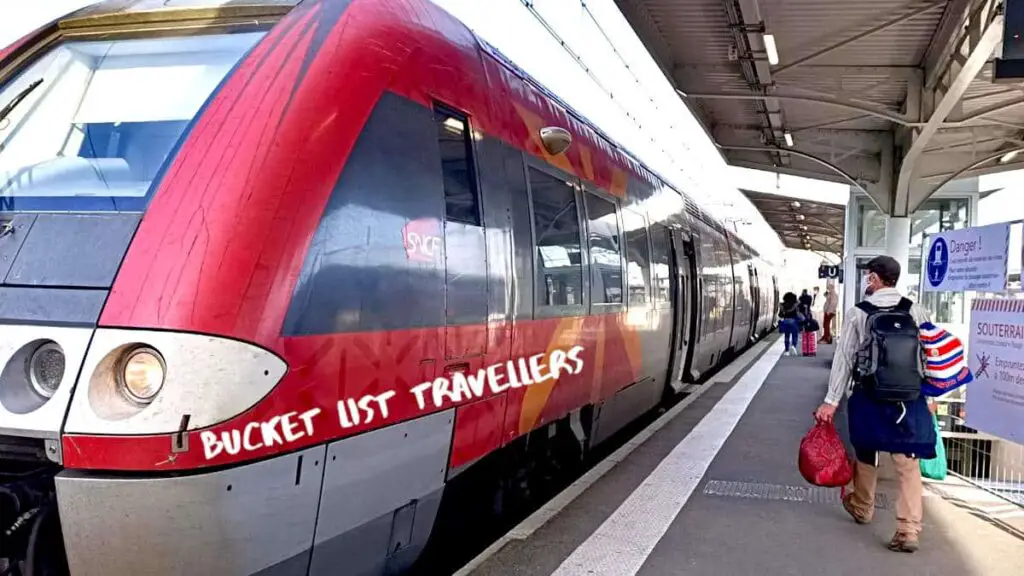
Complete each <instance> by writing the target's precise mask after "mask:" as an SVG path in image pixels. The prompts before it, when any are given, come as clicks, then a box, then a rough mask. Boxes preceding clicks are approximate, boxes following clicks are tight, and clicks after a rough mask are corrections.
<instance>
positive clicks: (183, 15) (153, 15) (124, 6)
mask: <svg viewBox="0 0 1024 576" xmlns="http://www.w3.org/2000/svg"><path fill="white" fill-rule="evenodd" d="M301 1H302V0H106V1H104V2H100V3H98V4H94V5H91V6H88V7H85V8H82V9H81V10H78V11H75V12H73V13H71V14H70V15H68V16H66V17H65V18H62V19H60V20H59V21H58V23H57V26H58V28H59V29H60V30H61V31H63V32H71V31H76V30H81V29H85V28H92V27H98V28H107V27H108V26H109V27H115V28H120V27H122V26H128V27H131V26H133V25H137V26H142V27H149V26H153V25H157V26H161V25H165V24H171V23H174V24H176V25H181V24H184V23H188V22H191V23H194V25H202V24H210V25H214V24H216V23H217V22H221V21H238V20H240V19H241V20H245V19H259V18H268V19H274V18H279V17H282V16H284V15H285V14H287V13H288V12H289V11H291V10H292V9H293V8H295V7H296V6H297V5H298V4H300V3H301ZM467 28H468V27H467ZM471 33H473V36H474V38H475V39H476V41H477V42H478V44H479V45H480V46H481V48H482V49H483V50H484V51H486V52H487V53H488V54H490V55H491V56H492V57H493V58H494V59H495V60H496V61H498V62H500V63H501V64H502V65H504V66H506V67H507V68H508V69H510V70H511V71H512V72H513V73H515V74H516V75H517V76H519V77H521V78H522V79H523V80H524V81H526V82H527V83H528V84H529V85H530V86H531V87H532V88H534V89H535V90H537V91H538V92H540V93H541V94H543V95H544V96H545V97H546V98H549V99H550V100H551V101H553V102H554V103H556V104H557V105H558V106H560V107H562V108H563V109H564V110H565V111H566V113H567V114H569V115H570V116H572V117H573V118H574V119H575V120H577V121H579V122H580V123H582V124H585V125H586V126H587V127H588V128H589V129H590V130H593V131H594V133H595V134H596V135H597V136H598V137H600V138H602V139H603V140H604V141H605V142H607V143H608V144H609V145H610V146H611V147H612V148H613V149H615V150H616V151H617V152H618V153H620V154H622V156H623V157H624V158H625V159H626V160H627V162H628V163H629V164H631V166H630V168H632V169H633V170H634V171H635V172H637V175H638V176H642V175H643V174H644V173H646V174H647V175H648V176H649V177H650V179H653V180H656V181H657V182H659V183H660V184H661V185H663V186H666V187H668V188H670V189H671V190H673V191H675V192H676V193H677V194H679V195H680V197H682V199H683V202H684V205H685V210H686V213H687V214H688V215H689V216H690V217H692V218H695V219H697V220H700V221H702V222H704V223H705V224H707V225H708V226H710V227H711V228H712V229H714V230H716V231H718V232H719V233H721V234H723V235H725V236H728V237H729V238H730V240H731V241H733V242H735V243H737V244H740V245H742V246H744V247H745V248H746V249H747V250H748V251H749V252H750V253H751V254H752V255H754V256H757V257H760V254H759V253H758V251H757V250H755V249H754V248H753V247H752V246H750V245H749V244H747V243H746V242H744V241H743V240H742V239H741V238H739V236H738V235H736V234H734V233H731V232H729V231H728V230H727V229H726V228H725V226H724V225H723V224H722V223H721V222H719V221H718V220H717V219H716V218H714V217H713V216H712V215H711V214H710V213H708V212H707V211H706V210H704V208H703V207H701V206H700V205H699V204H697V203H696V202H695V201H694V200H693V198H691V197H690V196H689V195H688V194H686V192H685V191H683V190H680V189H679V188H678V187H676V186H673V185H672V184H671V183H670V182H671V181H670V180H669V179H668V178H666V177H664V176H663V175H662V174H660V173H658V172H657V171H656V170H654V169H652V168H651V167H650V166H648V165H647V164H645V163H644V162H642V161H641V160H640V159H639V158H638V157H637V156H636V155H635V154H633V153H632V152H631V151H629V150H628V149H627V148H626V147H624V146H623V145H621V144H619V143H618V142H617V141H616V140H615V139H613V138H611V137H610V136H609V135H608V134H607V133H606V132H605V131H603V130H602V129H600V128H599V127H598V125H597V124H596V123H595V122H592V121H591V120H590V119H589V118H587V117H586V116H585V115H584V114H582V113H581V112H579V111H578V110H576V109H575V108H573V107H572V106H570V105H569V104H568V103H567V102H565V100H563V99H562V98H561V97H560V96H558V95H557V94H555V93H554V92H553V91H551V90H550V89H549V88H547V87H546V86H544V84H542V83H541V82H539V81H538V80H537V79H536V78H534V77H533V76H532V75H531V74H529V73H528V72H526V71H525V70H524V69H523V68H522V67H520V66H519V65H517V64H516V63H515V62H513V61H512V60H511V59H510V58H508V57H507V56H505V55H504V54H503V53H502V52H501V51H500V50H498V49H497V48H496V47H495V46H493V45H492V44H490V43H489V42H487V41H486V40H484V39H483V38H481V37H480V36H479V35H478V34H476V33H475V32H472V30H471ZM12 48H14V49H17V48H18V47H16V46H15V47H12ZM6 55H7V54H0V60H3V57H2V56H6ZM16 59H17V58H16Z"/></svg>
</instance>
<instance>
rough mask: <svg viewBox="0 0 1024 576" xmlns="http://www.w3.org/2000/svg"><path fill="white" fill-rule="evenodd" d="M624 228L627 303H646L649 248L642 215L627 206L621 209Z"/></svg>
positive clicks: (648, 277) (648, 282)
mask: <svg viewBox="0 0 1024 576" xmlns="http://www.w3.org/2000/svg"><path fill="white" fill-rule="evenodd" d="M622 224H623V226H624V227H625V229H626V286H627V292H628V293H629V305H630V306H633V305H642V304H646V303H647V301H648V298H649V297H650V296H649V295H650V292H651V289H650V278H651V248H650V246H649V245H648V243H647V224H646V223H645V222H644V217H643V216H642V215H641V214H638V213H636V212H634V211H632V210H630V209H628V208H626V209H624V210H623V211H622Z"/></svg>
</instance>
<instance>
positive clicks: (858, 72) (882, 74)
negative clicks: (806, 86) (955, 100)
mask: <svg viewBox="0 0 1024 576" xmlns="http://www.w3.org/2000/svg"><path fill="white" fill-rule="evenodd" d="M756 60H758V59H756ZM764 61H765V62H767V61H768V60H767V59H764ZM736 68H737V65H736V63H734V62H730V63H729V64H705V63H700V64H677V65H676V66H675V67H674V68H673V69H672V71H673V72H674V73H676V74H681V75H688V74H697V75H701V74H709V73H715V72H726V73H735V72H736ZM790 70H792V69H786V70H781V71H780V70H774V71H773V72H774V73H775V74H777V75H781V76H784V77H786V78H784V80H786V79H789V77H793V76H797V75H798V74H797V73H794V72H793V71H790ZM919 70H920V68H918V67H917V66H845V65H841V64H804V65H802V66H800V69H799V70H797V71H796V72H798V73H807V75H813V76H816V77H819V78H820V77H823V76H824V77H829V78H850V77H858V76H860V77H864V76H867V77H877V78H896V79H909V78H912V77H913V76H914V74H916V73H917V71H919Z"/></svg>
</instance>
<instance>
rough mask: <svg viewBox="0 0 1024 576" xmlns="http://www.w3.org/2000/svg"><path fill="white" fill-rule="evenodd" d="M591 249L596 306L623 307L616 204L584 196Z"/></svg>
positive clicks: (620, 246)
mask: <svg viewBox="0 0 1024 576" xmlns="http://www.w3.org/2000/svg"><path fill="white" fill-rule="evenodd" d="M583 197H584V202H585V203H586V208H587V229H588V231H589V234H588V236H589V237H588V246H589V248H590V270H591V272H590V278H591V280H590V294H591V299H592V302H593V303H594V304H622V244H621V241H620V236H619V220H618V218H617V217H616V215H615V204H613V203H612V202H609V201H607V200H603V199H601V198H598V197H597V196H594V195H593V194H584V195H583Z"/></svg>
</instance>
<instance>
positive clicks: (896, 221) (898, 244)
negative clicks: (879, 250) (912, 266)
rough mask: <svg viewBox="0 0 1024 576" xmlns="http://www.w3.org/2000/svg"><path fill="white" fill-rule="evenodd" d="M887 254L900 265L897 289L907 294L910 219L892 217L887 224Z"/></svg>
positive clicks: (887, 220)
mask: <svg viewBox="0 0 1024 576" xmlns="http://www.w3.org/2000/svg"><path fill="white" fill-rule="evenodd" d="M885 253H886V254H887V255H889V256H891V257H892V258H894V259H895V260H896V261H897V262H899V264H900V280H899V282H897V283H896V288H898V289H899V291H900V292H902V293H903V294H906V293H907V287H908V286H907V282H908V275H909V274H908V272H909V271H908V269H907V268H908V264H909V261H910V218H896V217H893V216H890V217H889V218H888V219H886V222H885Z"/></svg>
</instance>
